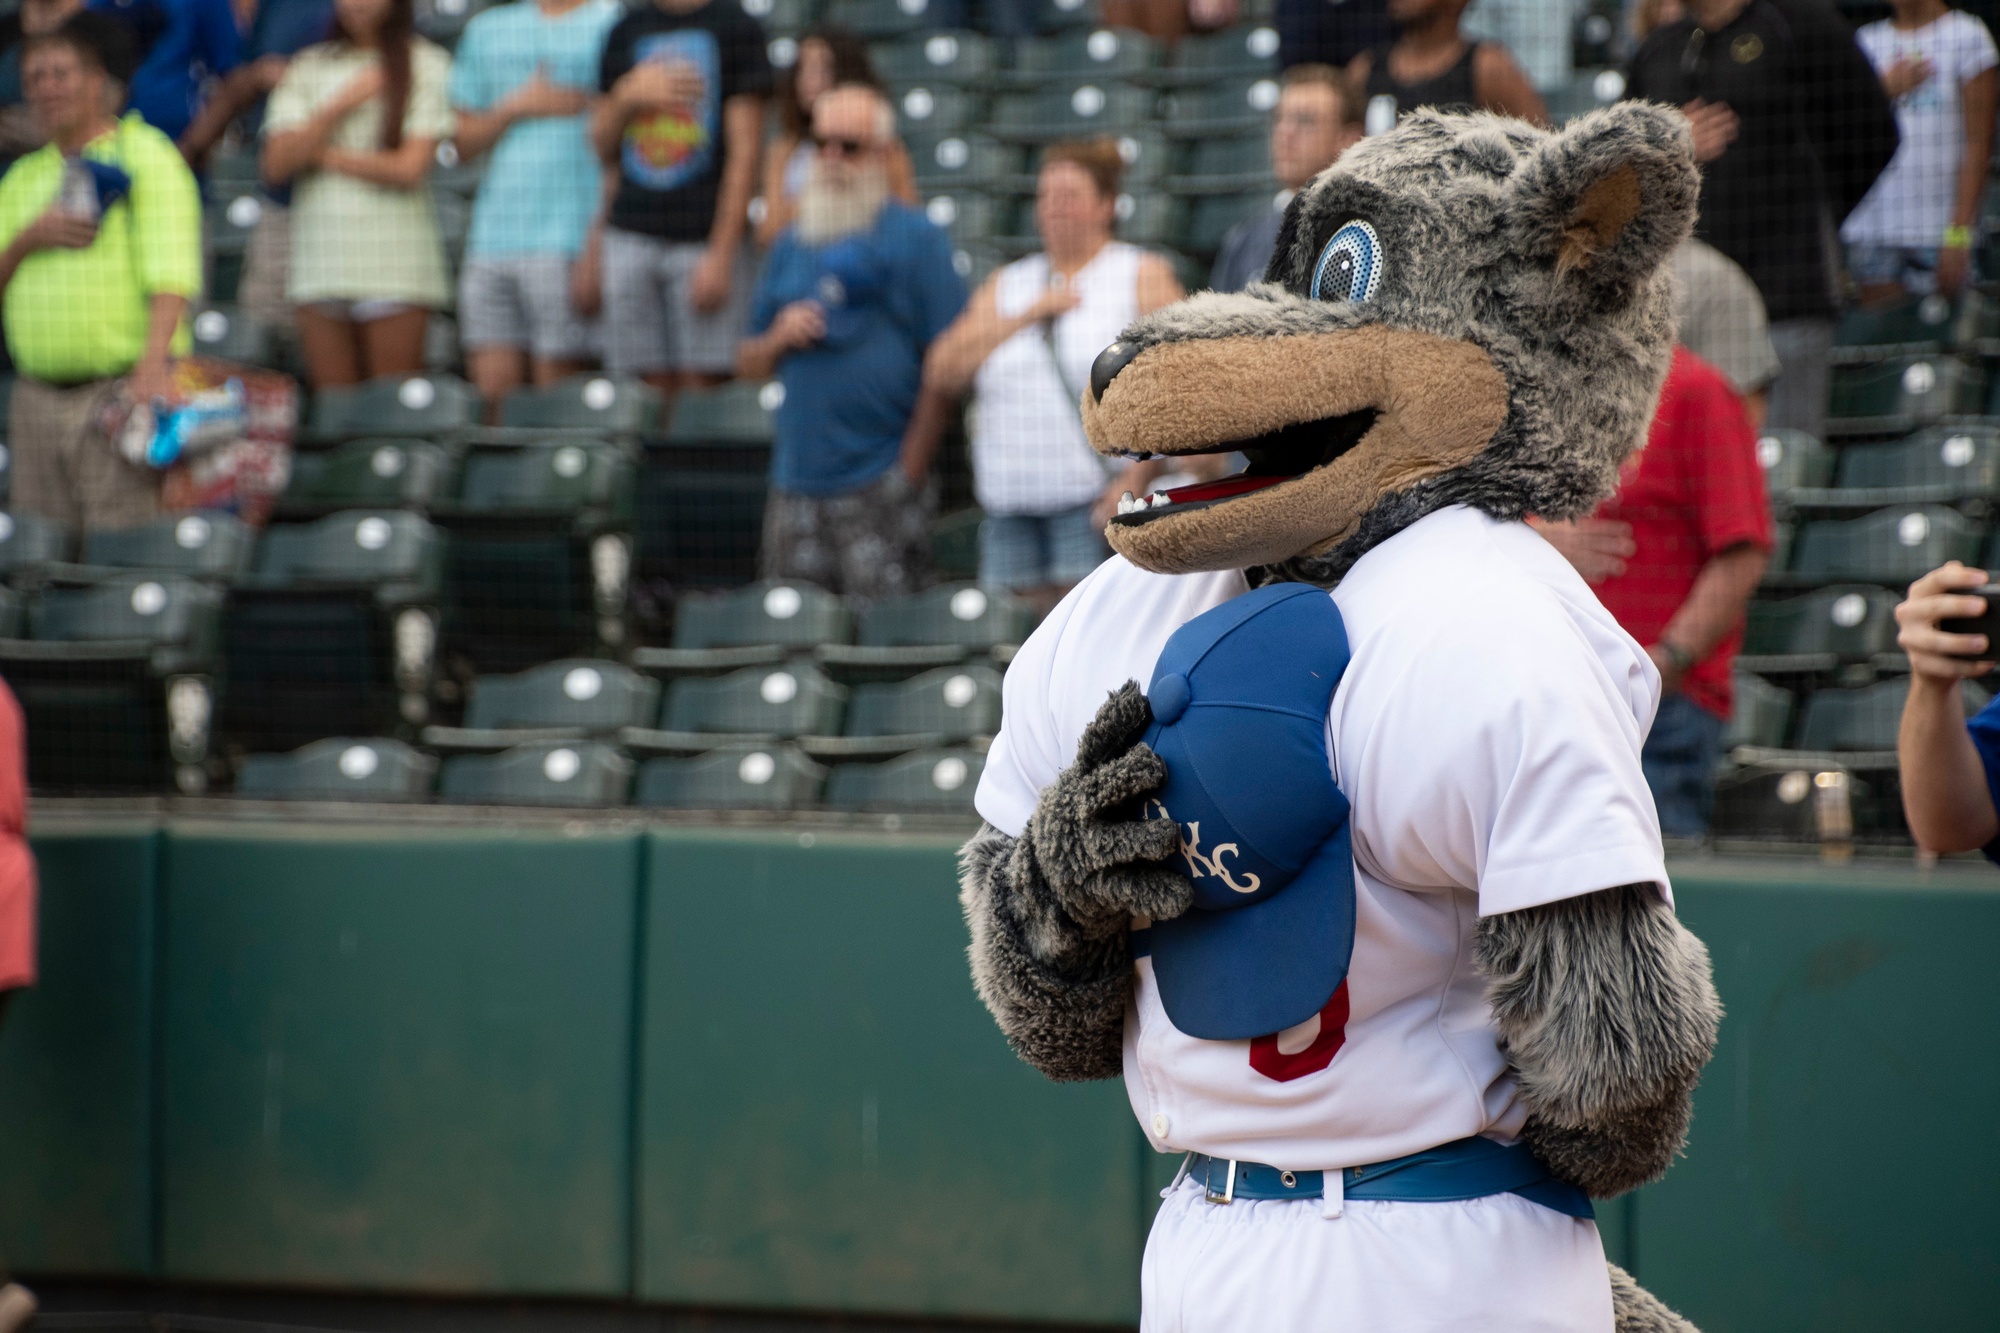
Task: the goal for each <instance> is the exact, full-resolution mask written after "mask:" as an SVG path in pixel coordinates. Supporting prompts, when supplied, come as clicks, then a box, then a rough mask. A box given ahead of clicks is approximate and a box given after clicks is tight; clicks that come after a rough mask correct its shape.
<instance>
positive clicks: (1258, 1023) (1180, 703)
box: [1145, 583, 1354, 1041]
mask: <svg viewBox="0 0 2000 1333" xmlns="http://www.w3.org/2000/svg"><path fill="white" fill-rule="evenodd" d="M1347 659H1348V649H1347V630H1346V627H1345V625H1344V624H1343V623H1342V621H1341V618H1340V611H1339V609H1338V608H1337V607H1335V606H1334V604H1333V599H1332V598H1331V597H1329V596H1327V594H1326V592H1325V590H1323V589H1320V588H1314V587H1308V586H1305V585H1302V584H1296V583H1282V584H1271V585H1267V586H1265V587H1262V588H1257V589H1254V590H1252V591H1251V592H1248V593H1245V594H1244V595H1243V596H1241V597H1237V598H1234V599H1232V600H1231V601H1228V602H1225V603H1223V604H1222V605H1221V606H1218V607H1216V608H1215V609H1214V610H1212V611H1208V612H1206V613H1205V614H1203V615H1200V616H1197V617H1195V618H1194V619H1193V620H1190V621H1189V622H1188V623H1187V624H1185V625H1183V626H1181V627H1180V629H1178V630H1176V631H1175V632H1174V635H1173V637H1172V638H1170V639H1168V640H1167V646H1166V648H1165V649H1164V650H1162V652H1161V653H1160V659H1159V662H1158V664H1157V665H1156V666H1155V667H1154V668H1153V681H1152V685H1151V687H1150V688H1149V689H1148V690H1147V691H1146V697H1147V699H1148V701H1149V702H1150V703H1151V704H1152V709H1153V725H1152V726H1151V727H1150V728H1149V729H1148V730H1147V732H1146V736H1145V739H1146V743H1147V744H1148V745H1150V746H1152V747H1153V749H1154V750H1155V751H1157V752H1158V753H1159V755H1160V757H1161V759H1163V760H1165V761H1166V766H1167V780H1166V784H1165V785H1164V786H1163V787H1162V788H1161V789H1160V791H1159V792H1158V793H1156V794H1155V796H1154V797H1152V798H1151V799H1150V800H1148V801H1147V803H1146V814H1147V816H1148V817H1151V818H1170V819H1172V820H1174V821H1175V822H1176V823H1178V824H1179V825H1180V832H1181V849H1180V853H1179V855H1178V857H1177V858H1176V859H1175V861H1174V863H1173V864H1174V865H1175V866H1176V867H1177V868H1179V869H1180V870H1181V871H1182V872H1184V873H1185V874H1187V875H1188V876H1189V878H1191V879H1192V880H1193V881H1194V906H1193V907H1192V908H1190V909H1189V910H1188V911H1187V912H1185V913H1183V914H1182V915H1181V916H1179V917H1176V918H1175V919H1173V920H1171V921H1156V922H1154V923H1153V926H1152V928H1151V930H1150V931H1149V932H1148V943H1149V944H1150V946H1151V952H1152V957H1153V975H1154V978H1155V980H1156V981H1157V983H1158V985H1159V988H1160V1002H1161V1003H1162V1004H1163V1005H1164V1006H1165V1008H1166V1011H1167V1017H1168V1018H1169V1019H1171V1020H1172V1021H1173V1024H1174V1026H1175V1027H1177V1028H1179V1029H1180V1030H1181V1031H1182V1032H1185V1033H1187V1034H1188V1035H1189V1036H1191V1037H1200V1038H1204V1039H1207V1040H1214V1041H1234V1040H1240V1039H1243V1038H1255V1037H1263V1036H1269V1035H1270V1034H1272V1033H1275V1032H1282V1031H1284V1030H1285V1029H1286V1028H1289V1027H1293V1026H1296V1025H1297V1024H1299V1023H1303V1022H1304V1021H1305V1020H1306V1019H1308V1018H1310V1017H1312V1016H1313V1015H1314V1014H1316V1013H1318V1012H1319V1011H1320V1009H1321V1008H1323V1007H1324V1006H1325V1005H1326V1003H1327V1001H1328V1000H1330V999H1331V998H1332V997H1333V993H1334V991H1335V990H1337V989H1338V988H1339V986H1340V983H1341V982H1342V981H1343V980H1345V979H1346V977H1347V963H1348V959H1349V957H1350V955H1351V954H1352V953H1353V950H1354V856H1353V849H1352V847H1351V845H1350V842H1349V838H1350V834H1349V830H1348V818H1347V815H1348V804H1347V798H1346V797H1345V796H1344V795H1342V793H1341V791H1340V788H1339V787H1338V786H1337V785H1336V784H1335V783H1334V780H1333V773H1332V768H1331V765H1330V764H1329V762H1328V757H1327V748H1326V715H1327V708H1328V706H1329V705H1330V704H1331V703H1332V700H1333V691H1334V688H1335V687H1336V686H1337V685H1339V683H1340V675H1341V672H1342V671H1344V670H1346V668H1347Z"/></svg>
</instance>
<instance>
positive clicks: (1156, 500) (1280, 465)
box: [1111, 407, 1379, 527]
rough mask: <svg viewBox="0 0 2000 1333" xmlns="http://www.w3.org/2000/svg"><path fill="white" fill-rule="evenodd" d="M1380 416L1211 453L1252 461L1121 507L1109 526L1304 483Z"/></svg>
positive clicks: (1332, 422) (1364, 415) (1333, 422)
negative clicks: (1295, 481) (1283, 484)
mask: <svg viewBox="0 0 2000 1333" xmlns="http://www.w3.org/2000/svg"><path fill="white" fill-rule="evenodd" d="M1378 415H1379V413H1378V412H1377V411H1376V410H1375V409H1374V408H1372V407H1364V408H1361V409H1360V410H1359V411H1355V412H1343V413H1341V414H1339V415H1338V416H1331V417H1321V418H1320V419H1319V420H1317V421H1300V422H1296V423H1294V424H1292V425H1289V426H1280V427H1279V428H1278V429H1276V430H1272V431H1266V432H1265V433H1264V434H1262V435H1259V436H1257V437H1255V438H1254V439H1248V440H1243V441H1240V442H1239V443H1237V444H1236V445H1235V446H1234V447H1233V448H1231V449H1218V450H1213V451H1211V452H1212V453H1241V454H1242V455H1243V456H1244V457H1245V458H1247V459H1249V460H1250V466H1248V467H1246V468H1244V469H1243V471H1241V472H1238V473H1236V474H1235V475H1234V476H1229V477H1224V478H1222V479H1221V480H1219V481H1204V482H1198V483H1196V484H1194V485H1192V486H1176V487H1174V488H1173V489H1172V490H1167V491H1155V492H1154V493H1153V494H1152V495H1150V496H1147V497H1145V498H1143V499H1133V500H1131V501H1127V502H1121V503H1120V505H1119V507H1118V514H1117V516H1116V517H1115V518H1113V519H1112V520H1111V521H1112V522H1113V523H1115V524H1118V525H1120V526H1122V527H1135V526H1137V525H1138V524H1141V523H1148V522H1151V521H1152V520H1154V519H1157V518H1164V517H1166V516H1167V515H1169V514H1185V513H1187V512H1189V511H1190V510H1194V509H1206V508H1208V507H1209V506H1210V505H1217V504H1221V503H1222V502H1223V501H1225V500H1233V499H1235V498H1236V497H1237V496H1240V495H1248V494H1250V493H1251V492H1253V491H1261V490H1263V489H1264V488H1266V487H1268V486H1276V485H1277V484H1278V483H1280V482H1285V481H1290V480H1292V479H1293V478H1294V477H1302V476H1304V475H1305V474H1306V473H1308V472H1312V471H1314V470H1315V469H1318V468H1322V467H1325V466H1326V465H1327V464H1329V463H1331V462H1333V461H1334V460H1335V459H1337V458H1339V457H1341V456H1342V455H1343V454H1345V453H1346V452H1347V451H1348V450H1350V449H1352V448H1354V446H1355V445H1357V444H1360V443H1361V441H1362V438H1363V437H1364V436H1366V435H1367V434H1368V432H1369V431H1370V430H1371V429H1372V428H1373V427H1374V425H1375V419H1376V417H1377V416H1378ZM1183 456H1184V457H1198V456H1199V455H1183Z"/></svg>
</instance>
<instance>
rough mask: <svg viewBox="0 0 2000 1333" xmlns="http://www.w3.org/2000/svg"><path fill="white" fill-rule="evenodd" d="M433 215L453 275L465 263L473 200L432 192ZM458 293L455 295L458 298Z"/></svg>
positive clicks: (443, 192) (460, 195)
mask: <svg viewBox="0 0 2000 1333" xmlns="http://www.w3.org/2000/svg"><path fill="white" fill-rule="evenodd" d="M431 214H432V216H434V217H435V218H436V219H437V229H438V239H439V240H441V241H443V242H444V262H445V265H446V267H447V268H448V269H449V270H450V271H451V272H453V273H456V272H458V270H459V269H460V267H462V266H463V265H464V263H465V242H466V238H467V237H469V236H470V235H471V234H472V200H470V199H468V198H466V197H465V196H464V195H462V194H454V193H452V192H451V191H449V190H438V189H433V190H432V191H431ZM456 295H457V294H456V293H455V292H454V293H453V296H454V298H456Z"/></svg>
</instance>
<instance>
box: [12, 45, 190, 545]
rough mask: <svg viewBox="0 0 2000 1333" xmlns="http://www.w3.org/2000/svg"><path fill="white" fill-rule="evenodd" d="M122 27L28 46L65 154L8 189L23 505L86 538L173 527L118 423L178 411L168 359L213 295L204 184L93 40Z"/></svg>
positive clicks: (50, 153) (54, 143) (36, 162)
mask: <svg viewBox="0 0 2000 1333" xmlns="http://www.w3.org/2000/svg"><path fill="white" fill-rule="evenodd" d="M109 24H110V21H109V20H106V19H104V18H102V17H100V16H98V15H94V14H79V15H76V16H75V17H73V18H71V19H70V21H69V22H67V23H65V24H64V25H63V26H62V27H60V28H58V29H57V30H56V31H54V32H52V33H45V34H43V35H41V36H38V37H30V38H29V39H28V40H27V42H26V44H25V45H26V50H25V51H24V53H23V55H22V59H21V70H22V78H23V81H24V82H25V84H26V86H27V92H28V105H29V107H30V108H32V109H33V111H34V113H35V120H36V122H37V123H38V124H39V125H40V126H41V129H42V133H43V134H45V135H47V136H48V139H49V142H48V144H47V145H46V146H44V147H42V148H40V149H38V150H36V151H35V152H33V153H30V154H28V156H26V157H24V158H22V159H21V160H20V161H18V162H16V163H15V164H14V165H13V166H12V167H11V168H9V169H8V171H7V174H6V177H5V178H4V179H0V237H4V239H5V242H6V249H5V251H4V252H0V288H4V290H5V298H4V316H0V318H4V322H5V325H6V333H7V349H8V351H9V352H10V353H11V354H12V356H13V359H14V365H15V368H16V369H17V370H18V372H19V378H18V379H16V380H15V383H14V396H13V402H12V405H11V407H10V409H9V416H8V426H7V441H8V443H9V444H10V445H11V446H12V447H13V451H14V468H13V473H14V480H13V495H12V501H13V506H14V508H16V509H19V510H21V511H23V512H26V513H31V514H40V515H42V516H43V517H46V518H52V519H55V520H57V521H58V522H61V523H63V524H66V525H68V526H69V527H71V528H81V529H83V530H85V531H90V530H94V529H98V528H122V527H130V526H133V525H135V524H139V523H143V522H145V521H146V520H147V519H150V518H152V517H153V515H154V514H155V513H156V512H158V508H159V492H160V480H159V474H158V473H156V472H153V471H151V470H150V469H148V468H144V467H139V466H135V465H134V464H131V463H128V462H126V461H125V459H124V457H123V456H121V455H120V454H119V452H118V449H117V446H116V445H114V444H113V443H112V441H111V440H110V439H108V438H107V437H106V435H105V433H104V427H103V419H104V415H105V411H106V409H107V407H109V406H111V405H112V404H113V403H114V402H115V401H116V400H117V399H118V398H119V397H120V396H121V395H122V396H123V397H124V398H125V399H126V400H128V401H130V402H134V403H150V402H153V401H155V400H158V399H165V400H172V399H173V398H174V397H175V396H176V395H175V391H174V387H173V380H172V377H171V375H170V374H169V371H168V360H169V358H170V357H172V356H174V355H177V354H184V353H185V352H186V351H187V349H188V347H189V340H188V333H187V327H186V322H185V320H184V318H183V316H184V315H185V314H186V312H187V306H188V301H189V300H190V299H191V298H193V297H194V296H195V295H196V294H197V293H199V292H200V291H201V199H200V195H199V192H198V191H197V189H196V186H195V182H194V175H193V173H191V172H190V171H189V170H188V168H187V163H186V162H184V161H182V159H181V155H180V152H179V151H178V150H177V149H176V148H175V147H174V145H173V141H172V140H170V139H168V138H167V137H166V136H165V135H164V134H162V133H160V131H158V130H156V129H154V128H153V127H152V126H150V125H148V124H146V122H145V121H144V120H142V119H141V118H140V117H139V116H138V115H136V114H131V115H127V116H125V117H124V118H123V119H122V120H121V119H117V118H115V117H114V116H113V115H112V114H111V112H110V108H111V107H113V106H115V105H116V102H115V100H114V98H113V94H112V89H111V80H110V77H109V76H108V75H107V74H106V72H105V69H104V55H103V51H102V48H101V47H100V46H99V44H98V42H97V41H95V40H93V36H94V35H97V34H101V33H102V32H103V30H104V28H105V27H106V26H107V25H109ZM79 158H80V159H82V163H78V162H74V161H72V159H79ZM83 163H88V164H89V165H88V167H86V166H84V165H83Z"/></svg>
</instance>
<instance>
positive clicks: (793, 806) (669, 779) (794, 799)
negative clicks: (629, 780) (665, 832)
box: [632, 745, 826, 810]
mask: <svg viewBox="0 0 2000 1333" xmlns="http://www.w3.org/2000/svg"><path fill="white" fill-rule="evenodd" d="M825 782H826V770H825V769H823V768H821V767H820V766H819V765H818V764H815V763H814V762H813V761H812V760H810V759H808V758H806V757H805V756H804V755H803V754H800V753H799V751H798V750H797V749H795V748H794V747H792V746H789V745H729V746H723V747H722V748H720V749H715V750H710V751H709V752H707V753H706V754H700V755H696V756H694V757H692V758H684V759H651V760H648V761H647V762H646V763H645V764H643V765H641V766H640V769H639V782H638V785H637V788H636V789H635V790H634V792H633V795H632V799H633V803H634V804H636V805H644V806H654V807H663V808H668V809H680V810H799V809H804V808H806V807H808V806H812V805H815V804H817V803H818V801H819V791H820V787H821V786H822V785H823V784H824V783H825Z"/></svg>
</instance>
